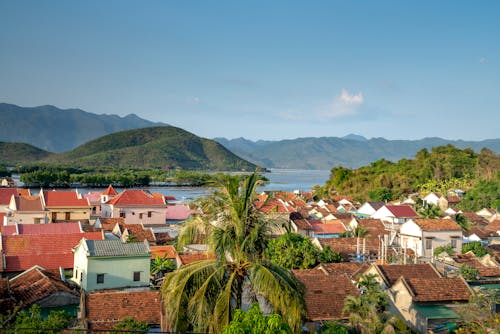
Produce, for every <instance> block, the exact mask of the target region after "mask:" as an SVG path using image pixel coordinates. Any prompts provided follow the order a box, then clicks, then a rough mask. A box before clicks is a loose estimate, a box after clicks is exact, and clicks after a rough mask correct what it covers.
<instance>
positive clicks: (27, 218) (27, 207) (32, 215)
mask: <svg viewBox="0 0 500 334" xmlns="http://www.w3.org/2000/svg"><path fill="white" fill-rule="evenodd" d="M47 222H48V215H47V211H46V210H45V208H44V206H43V202H42V199H41V197H40V196H18V195H12V197H11V198H10V203H9V206H8V207H7V209H6V219H5V222H4V224H5V225H13V224H45V223H47Z"/></svg>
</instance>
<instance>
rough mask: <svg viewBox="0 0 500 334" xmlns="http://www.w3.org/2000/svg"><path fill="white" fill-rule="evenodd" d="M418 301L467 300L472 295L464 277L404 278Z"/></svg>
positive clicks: (414, 298)
mask: <svg viewBox="0 0 500 334" xmlns="http://www.w3.org/2000/svg"><path fill="white" fill-rule="evenodd" d="M404 280H405V282H406V283H407V285H408V287H409V288H410V291H411V293H412V294H413V301H416V302H460V301H461V302H465V301H468V300H469V298H470V297H471V296H472V293H471V291H470V288H469V286H468V285H467V283H466V282H465V281H464V280H463V279H462V278H460V277H459V278H449V277H447V278H445V277H441V278H408V279H406V278H405V279H404Z"/></svg>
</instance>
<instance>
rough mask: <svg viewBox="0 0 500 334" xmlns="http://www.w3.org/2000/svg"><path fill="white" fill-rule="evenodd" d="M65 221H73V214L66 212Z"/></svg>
mask: <svg viewBox="0 0 500 334" xmlns="http://www.w3.org/2000/svg"><path fill="white" fill-rule="evenodd" d="M64 219H65V220H70V219H71V213H69V212H65V213H64Z"/></svg>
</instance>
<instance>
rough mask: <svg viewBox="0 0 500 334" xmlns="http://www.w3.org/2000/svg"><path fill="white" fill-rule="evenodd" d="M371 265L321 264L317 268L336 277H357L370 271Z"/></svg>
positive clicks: (359, 263) (348, 263)
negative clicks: (367, 270)
mask: <svg viewBox="0 0 500 334" xmlns="http://www.w3.org/2000/svg"><path fill="white" fill-rule="evenodd" d="M368 267H369V265H368V264H367V263H363V262H340V263H321V264H319V265H318V266H317V267H316V268H323V269H324V270H325V271H326V272H327V273H329V274H334V275H343V274H345V275H347V276H348V277H353V276H356V275H357V274H360V273H362V272H363V271H365V270H366V269H368Z"/></svg>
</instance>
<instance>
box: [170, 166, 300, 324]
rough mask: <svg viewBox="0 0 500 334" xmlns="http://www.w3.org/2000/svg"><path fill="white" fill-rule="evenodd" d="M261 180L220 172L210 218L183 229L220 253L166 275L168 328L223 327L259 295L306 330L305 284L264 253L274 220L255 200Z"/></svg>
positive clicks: (205, 209)
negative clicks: (255, 203) (258, 209)
mask: <svg viewBox="0 0 500 334" xmlns="http://www.w3.org/2000/svg"><path fill="white" fill-rule="evenodd" d="M259 184H260V182H259V180H258V175H257V174H256V173H253V174H252V175H250V176H248V177H246V178H245V179H243V181H241V182H240V179H239V178H236V177H231V176H223V177H220V178H219V179H218V185H219V187H220V190H218V191H216V192H215V193H214V195H213V196H212V197H211V198H210V201H206V202H205V203H204V204H203V207H202V209H203V212H204V216H203V218H204V219H203V220H199V219H198V220H197V221H196V222H195V223H193V222H190V223H189V224H187V226H186V227H185V228H184V229H183V230H182V231H181V233H182V234H184V235H181V236H180V239H179V240H180V242H181V243H182V242H186V241H188V240H186V239H189V238H191V239H198V240H200V239H204V240H207V242H208V245H209V250H211V251H212V252H214V253H215V255H216V259H215V260H204V261H198V262H195V263H192V264H189V265H186V266H184V267H181V268H180V269H178V270H176V271H174V272H172V273H169V274H167V275H166V277H165V281H164V283H163V286H162V300H163V310H164V315H165V319H166V326H165V327H166V328H165V329H166V330H175V331H182V330H187V329H192V330H195V331H208V332H209V333H220V332H221V330H222V328H223V327H224V326H225V325H226V324H228V323H229V322H230V320H231V318H232V315H233V314H234V310H235V309H240V308H241V307H242V306H244V305H246V304H250V303H251V302H253V301H258V302H260V303H261V304H262V305H263V306H265V307H267V308H269V307H271V308H272V309H273V311H274V312H275V313H279V314H281V315H282V316H283V319H284V320H285V321H286V322H287V323H288V324H289V325H290V327H291V328H292V330H294V331H295V332H299V331H300V324H301V320H302V317H303V316H304V315H305V307H304V300H303V295H304V294H303V286H302V284H301V283H300V282H299V281H298V279H297V278H295V276H294V275H293V274H292V273H291V272H290V271H288V270H286V269H284V268H282V267H280V266H277V265H275V264H272V263H270V262H269V261H267V260H265V259H264V256H263V252H264V249H265V247H266V242H267V240H268V239H269V237H270V233H269V232H270V228H271V227H272V226H271V223H270V222H269V221H266V220H265V219H263V217H262V216H261V214H260V213H259V212H258V211H257V210H255V208H254V206H253V203H254V200H255V191H256V189H257V187H258V186H259ZM186 236H187V237H189V238H187V237H186Z"/></svg>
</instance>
